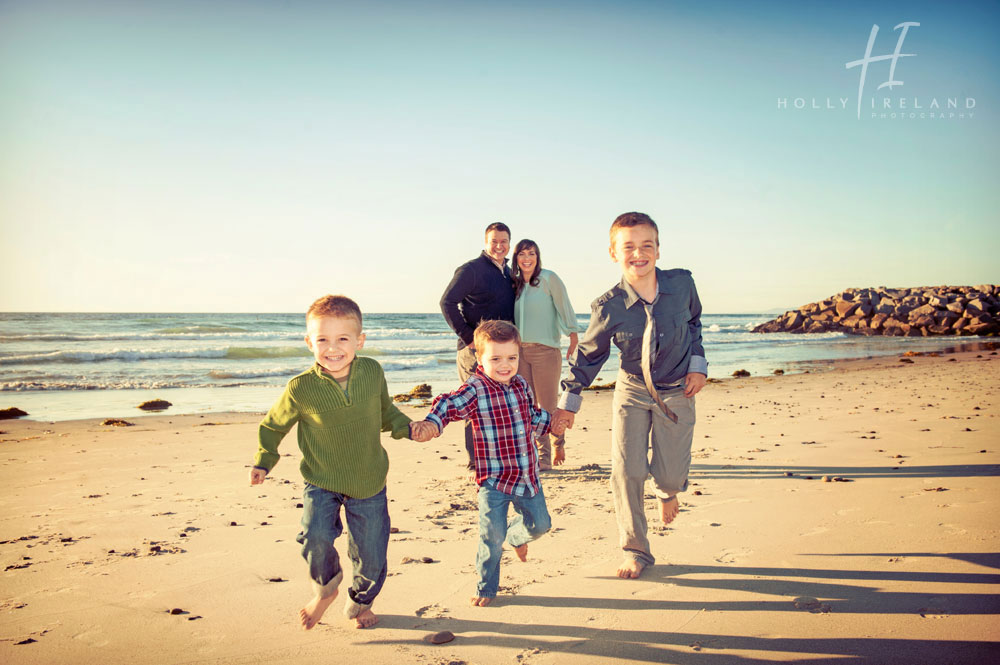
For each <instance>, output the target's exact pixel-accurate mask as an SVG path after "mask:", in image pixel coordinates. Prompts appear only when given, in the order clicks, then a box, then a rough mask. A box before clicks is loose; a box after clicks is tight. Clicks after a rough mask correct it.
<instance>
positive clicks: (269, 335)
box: [0, 331, 302, 342]
mask: <svg viewBox="0 0 1000 665" xmlns="http://www.w3.org/2000/svg"><path fill="white" fill-rule="evenodd" d="M227 338H228V339H255V340H267V339H273V340H300V339H302V334H301V333H277V332H249V331H248V332H241V333H236V332H213V333H169V334H168V333H109V334H102V335H68V334H62V333H43V334H31V333H24V334H16V335H0V342H145V341H155V340H161V339H162V340H197V339H227Z"/></svg>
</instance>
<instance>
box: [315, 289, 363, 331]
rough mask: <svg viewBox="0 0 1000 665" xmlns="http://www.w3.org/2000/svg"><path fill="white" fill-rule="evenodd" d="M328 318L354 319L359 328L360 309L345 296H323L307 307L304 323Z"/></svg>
mask: <svg viewBox="0 0 1000 665" xmlns="http://www.w3.org/2000/svg"><path fill="white" fill-rule="evenodd" d="M325 316H330V317H334V318H338V319H349V318H355V319H357V320H358V327H359V328H360V327H361V308H360V307H358V303H356V302H354V301H353V300H351V299H350V298H348V297H347V296H323V297H322V298H317V299H316V301H315V302H314V303H313V304H312V305H310V306H309V310H308V311H307V312H306V321H308V320H309V319H320V318H323V317H325Z"/></svg>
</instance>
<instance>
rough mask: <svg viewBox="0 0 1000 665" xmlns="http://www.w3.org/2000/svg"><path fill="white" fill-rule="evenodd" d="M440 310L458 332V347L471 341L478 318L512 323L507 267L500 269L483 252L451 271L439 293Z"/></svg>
mask: <svg viewBox="0 0 1000 665" xmlns="http://www.w3.org/2000/svg"><path fill="white" fill-rule="evenodd" d="M441 313H442V314H444V320H445V321H447V322H448V325H449V326H451V329H452V330H454V331H455V333H456V334H458V339H459V341H458V348H459V349H461V348H462V347H465V346H468V345H469V344H472V333H473V332H475V330H476V326H478V325H479V322H480V321H486V320H489V319H499V320H501V321H510V322H511V323H513V322H514V289H513V286H512V284H511V281H510V268H508V267H507V264H506V262H505V263H504V267H503V272H502V273H501V272H500V269H499V268H497V266H496V264H495V263H493V260H492V259H490V257H489V256H487V254H486V252H483V253H482V254H480V255H479V256H478V257H477V258H474V259H472V260H471V261H469V262H468V263H463V264H462V265H460V266H459V267H458V269H457V270H456V271H455V276H454V277H453V278H452V279H451V283H450V284H448V288H446V289H445V290H444V294H443V295H442V296H441Z"/></svg>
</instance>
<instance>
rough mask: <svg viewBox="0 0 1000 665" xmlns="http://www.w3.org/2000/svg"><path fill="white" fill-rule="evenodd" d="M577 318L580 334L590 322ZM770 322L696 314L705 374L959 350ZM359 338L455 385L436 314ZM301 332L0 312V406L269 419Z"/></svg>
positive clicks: (612, 364)
mask: <svg viewBox="0 0 1000 665" xmlns="http://www.w3.org/2000/svg"><path fill="white" fill-rule="evenodd" d="M577 318H578V320H579V323H580V328H581V330H585V329H586V327H587V321H588V319H589V315H588V314H580V315H578V317H577ZM770 318H772V317H771V316H769V315H764V314H710V315H703V317H702V326H703V336H704V342H705V352H706V355H707V357H708V360H709V373H710V376H712V377H715V378H725V377H729V376H731V375H732V373H733V372H734V371H735V370H738V369H745V370H747V371H749V372H750V373H751V374H752V375H759V374H772V373H773V372H774V370H775V369H782V370H784V371H785V372H786V373H795V372H803V371H806V370H809V369H814V368H816V367H818V366H819V363H820V362H821V361H825V360H830V359H839V358H863V357H867V356H878V355H889V354H895V353H901V352H903V351H907V350H920V351H928V350H934V349H939V348H942V347H947V346H955V345H956V344H957V343H958V340H956V339H955V338H900V337H856V336H848V335H844V334H840V333H828V334H816V335H792V334H786V333H772V334H757V333H752V332H750V330H751V329H752V328H753V327H754V326H756V325H758V324H760V323H763V322H764V321H767V320H768V319H770ZM364 329H365V332H366V334H367V341H366V343H365V347H364V349H362V351H361V353H362V354H363V355H368V356H371V357H373V358H376V359H377V360H378V361H379V362H380V363H381V364H382V367H383V368H384V369H385V372H386V379H387V381H388V384H389V392H390V394H395V393H400V392H408V391H409V390H410V389H411V388H412V387H413V386H415V385H417V384H419V383H429V384H430V385H431V388H432V390H433V391H434V392H435V393H437V392H443V391H445V390H452V389H454V388H456V387H457V386H458V375H457V373H456V370H455V346H456V344H455V340H456V338H455V335H454V333H452V332H451V330H450V329H449V328H448V326H447V324H446V323H445V322H444V319H443V318H442V317H441V315H440V314H437V313H435V314H368V315H366V316H365V322H364ZM304 330H305V321H304V315H303V314H146V313H143V314H128V313H120V314H67V313H59V314H45V313H0V393H2V397H0V408H7V407H18V408H20V409H22V410H24V411H27V412H28V414H29V416H28V417H29V418H30V419H34V420H47V421H55V420H71V419H77V418H98V417H99V418H108V417H116V418H121V417H127V416H137V415H141V414H142V413H143V412H142V411H139V410H138V409H137V408H136V407H137V405H138V404H140V403H141V402H143V401H145V400H149V399H165V400H167V401H169V402H171V403H172V404H173V406H172V407H171V408H170V409H169V410H168V412H167V413H171V414H185V413H211V412H218V411H247V412H259V411H266V410H267V409H268V408H269V407H270V405H271V403H272V402H274V400H275V399H277V397H278V396H279V395H280V393H281V388H282V387H283V386H284V385H285V383H286V382H287V381H288V379H289V378H291V377H292V376H295V375H296V374H298V373H299V372H301V371H303V370H304V369H307V368H309V367H310V365H311V363H312V355H311V353H310V352H309V350H308V349H307V348H306V346H305V343H304V342H303V335H304ZM963 341H975V338H972V339H968V340H963ZM565 342H568V340H564V343H565ZM564 352H565V347H564ZM617 367H618V360H617V352H616V350H615V349H614V347H612V356H611V358H610V359H609V361H608V362H607V364H606V365H605V368H604V370H603V371H602V372H601V375H600V377H599V379H600V380H603V381H613V380H614V377H615V373H616V371H617Z"/></svg>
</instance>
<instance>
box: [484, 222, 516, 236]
mask: <svg viewBox="0 0 1000 665" xmlns="http://www.w3.org/2000/svg"><path fill="white" fill-rule="evenodd" d="M490 231H503V232H504V233H506V234H507V237H508V238H510V227H509V226H507V225H506V224H504V223H503V222H493V223H492V224H490V225H489V226H487V227H486V232H485V233H484V234H483V237H486V236H488V235H489V234H490Z"/></svg>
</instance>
